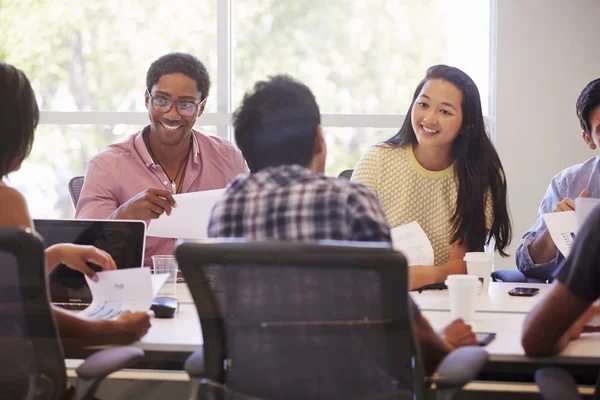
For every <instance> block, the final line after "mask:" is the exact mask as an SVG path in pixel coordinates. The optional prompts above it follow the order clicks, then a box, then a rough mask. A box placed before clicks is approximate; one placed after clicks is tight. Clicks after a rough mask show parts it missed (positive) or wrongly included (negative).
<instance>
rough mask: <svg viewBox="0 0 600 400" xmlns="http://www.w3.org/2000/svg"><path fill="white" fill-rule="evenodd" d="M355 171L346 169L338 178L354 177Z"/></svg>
mask: <svg viewBox="0 0 600 400" xmlns="http://www.w3.org/2000/svg"><path fill="white" fill-rule="evenodd" d="M353 173H354V170H353V169H345V170H343V171H342V172H340V174H339V175H338V178H342V179H348V180H350V178H352V174H353Z"/></svg>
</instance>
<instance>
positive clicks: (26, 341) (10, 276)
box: [0, 228, 144, 400]
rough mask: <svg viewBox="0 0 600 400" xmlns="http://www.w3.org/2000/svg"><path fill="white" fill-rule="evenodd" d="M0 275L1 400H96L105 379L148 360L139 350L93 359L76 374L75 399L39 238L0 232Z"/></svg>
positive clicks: (123, 349)
mask: <svg viewBox="0 0 600 400" xmlns="http://www.w3.org/2000/svg"><path fill="white" fill-rule="evenodd" d="M0 270H1V271H2V282H1V283H0V321H2V323H0V346H1V349H0V399H28V400H29V399H36V400H38V399H40V400H41V399H44V400H46V399H47V400H58V399H67V398H69V399H71V398H72V399H85V400H87V399H93V398H94V393H95V392H96V389H97V388H98V386H99V384H100V383H101V382H102V380H103V379H104V378H105V377H106V376H108V375H109V374H110V373H112V372H115V371H117V370H119V369H121V368H125V367H127V366H130V365H131V364H133V363H134V362H135V361H136V360H138V359H139V358H141V357H142V356H143V355H144V352H143V351H142V350H141V349H138V348H136V347H117V348H112V349H109V350H104V351H100V352H97V353H95V354H93V355H91V356H90V357H88V359H87V360H86V361H85V362H84V363H83V364H81V365H80V366H79V368H77V370H76V372H77V376H78V381H77V387H76V389H75V390H74V393H73V390H72V388H70V387H68V384H67V376H66V369H65V361H64V354H63V348H62V344H61V341H60V338H59V337H58V333H57V329H56V323H55V321H54V315H53V312H52V308H51V306H50V301H49V294H48V278H47V275H46V266H45V260H44V246H43V245H42V243H41V241H40V240H39V239H38V237H36V236H35V234H33V233H31V232H30V231H28V230H27V231H26V230H23V229H19V228H0Z"/></svg>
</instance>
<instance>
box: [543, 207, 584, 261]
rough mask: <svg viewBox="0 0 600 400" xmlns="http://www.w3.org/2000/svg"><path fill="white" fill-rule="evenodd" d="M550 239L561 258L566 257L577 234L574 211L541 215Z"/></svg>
mask: <svg viewBox="0 0 600 400" xmlns="http://www.w3.org/2000/svg"><path fill="white" fill-rule="evenodd" d="M542 218H544V222H545V223H546V228H547V229H548V232H549V233H550V237H551V238H552V241H554V244H555V245H556V247H557V248H558V250H559V251H560V252H561V253H562V255H563V256H565V257H568V256H569V253H570V251H571V246H572V245H573V240H575V235H576V234H577V220H576V218H575V211H563V212H553V213H547V214H543V215H542Z"/></svg>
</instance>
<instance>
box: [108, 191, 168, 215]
mask: <svg viewBox="0 0 600 400" xmlns="http://www.w3.org/2000/svg"><path fill="white" fill-rule="evenodd" d="M176 206H177V203H176V202H175V199H174V198H173V195H172V194H171V192H170V191H168V190H165V189H154V188H150V189H146V190H144V191H143V192H141V193H139V194H138V195H137V196H135V197H132V198H131V199H129V201H127V202H126V203H124V204H123V205H122V206H121V207H119V208H117V209H116V210H115V212H114V213H112V215H111V216H110V217H109V218H112V219H133V220H142V221H148V220H150V219H156V218H158V217H160V216H161V215H162V213H164V212H166V213H167V215H171V209H172V208H173V207H176Z"/></svg>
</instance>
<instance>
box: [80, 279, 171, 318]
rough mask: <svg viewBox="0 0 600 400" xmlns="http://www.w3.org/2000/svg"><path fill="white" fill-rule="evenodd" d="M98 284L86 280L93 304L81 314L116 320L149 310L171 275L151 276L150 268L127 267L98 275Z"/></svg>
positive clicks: (88, 316) (87, 316)
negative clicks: (120, 316)
mask: <svg viewBox="0 0 600 400" xmlns="http://www.w3.org/2000/svg"><path fill="white" fill-rule="evenodd" d="M97 275H98V282H93V281H92V280H91V279H90V278H88V277H87V276H86V277H85V279H86V281H87V283H88V286H89V287H90V290H91V292H92V303H91V304H90V305H89V307H88V308H86V309H85V310H84V311H83V312H82V313H81V314H80V315H81V316H82V317H86V318H90V319H113V318H117V317H118V316H119V315H121V314H122V313H123V312H124V311H148V310H149V309H150V306H151V305H152V300H154V298H155V297H156V295H157V294H158V291H159V290H160V288H161V287H162V285H164V284H165V282H166V281H167V279H168V278H169V274H155V275H151V274H150V268H127V269H117V270H114V271H102V272H98V273H97Z"/></svg>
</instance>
